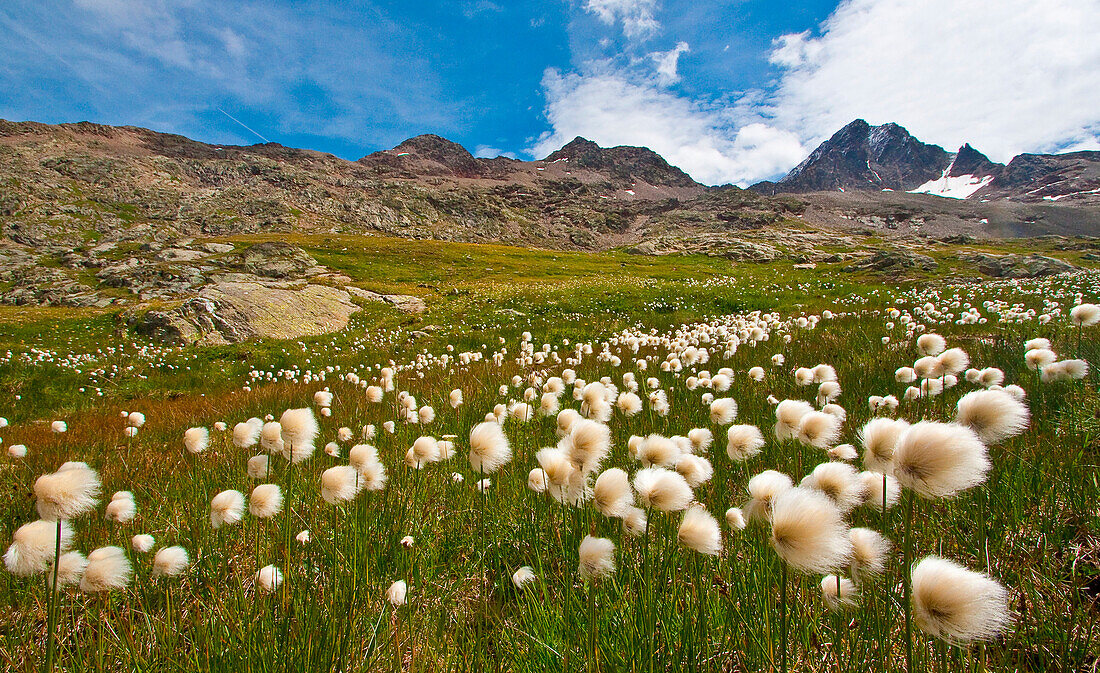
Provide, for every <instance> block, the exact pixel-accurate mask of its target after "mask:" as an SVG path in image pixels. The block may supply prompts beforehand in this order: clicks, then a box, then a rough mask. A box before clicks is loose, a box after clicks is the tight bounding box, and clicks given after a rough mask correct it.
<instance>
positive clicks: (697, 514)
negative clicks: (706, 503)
mask: <svg viewBox="0 0 1100 673" xmlns="http://www.w3.org/2000/svg"><path fill="white" fill-rule="evenodd" d="M676 537H677V539H678V540H679V541H680V544H682V545H684V546H685V547H687V548H688V549H694V550H695V551H697V552H699V553H700V554H704V555H706V556H717V555H718V554H719V553H721V551H722V530H721V528H719V526H718V520H717V519H715V518H714V517H713V516H712V515H711V513H710V512H708V511H707V510H706V508H705V507H703V506H702V505H694V506H692V507H689V508H688V509H687V511H686V512H684V518H683V520H682V521H681V522H680V528H679V529H678V530H677V532H676Z"/></svg>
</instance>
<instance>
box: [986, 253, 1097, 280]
mask: <svg viewBox="0 0 1100 673" xmlns="http://www.w3.org/2000/svg"><path fill="white" fill-rule="evenodd" d="M967 259H969V260H970V261H972V262H974V263H975V264H977V266H978V271H981V272H982V273H984V274H985V275H987V276H993V277H994V278H1038V277H1040V276H1053V275H1054V274H1058V273H1067V272H1069V271H1075V270H1076V269H1077V267H1075V266H1074V265H1072V264H1070V263H1069V262H1065V261H1063V260H1060V259H1055V258H1054V257H1046V256H1045V255H988V254H985V253H978V254H976V255H971V256H970V257H968V258H967Z"/></svg>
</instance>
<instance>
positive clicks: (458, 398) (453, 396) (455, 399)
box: [447, 388, 463, 409]
mask: <svg viewBox="0 0 1100 673" xmlns="http://www.w3.org/2000/svg"><path fill="white" fill-rule="evenodd" d="M447 399H448V401H449V402H450V404H451V408H452V409H457V408H459V407H461V406H462V402H463V399H462V389H461V388H455V389H454V390H452V391H451V393H450V395H448V396H447Z"/></svg>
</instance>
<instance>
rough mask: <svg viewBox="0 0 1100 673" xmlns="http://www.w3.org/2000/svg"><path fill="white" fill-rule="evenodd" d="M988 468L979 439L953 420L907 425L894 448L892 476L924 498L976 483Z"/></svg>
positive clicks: (944, 495)
mask: <svg viewBox="0 0 1100 673" xmlns="http://www.w3.org/2000/svg"><path fill="white" fill-rule="evenodd" d="M990 468H991V465H990V463H989V458H988V456H987V455H986V447H985V444H983V443H982V440H981V439H980V438H979V437H978V435H977V434H975V433H974V431H973V430H971V429H970V428H968V427H965V426H962V425H956V424H954V423H938V422H935V421H921V422H919V423H916V424H914V425H911V426H909V429H908V430H906V431H905V433H904V434H903V435H902V436H901V438H900V439H899V440H898V445H897V448H896V449H895V450H894V470H893V474H894V476H895V477H897V479H898V481H899V482H900V483H901V485H902V486H904V487H905V488H910V489H912V490H914V491H916V492H917V493H918V494H919V495H921V496H922V497H925V498H950V497H953V496H954V495H956V494H957V493H959V492H960V491H963V490H966V489H968V488H971V487H974V486H977V485H978V484H981V483H982V482H983V481H985V478H986V475H987V473H988V472H989V470H990Z"/></svg>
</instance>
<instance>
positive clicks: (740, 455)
mask: <svg viewBox="0 0 1100 673" xmlns="http://www.w3.org/2000/svg"><path fill="white" fill-rule="evenodd" d="M764 444H765V442H764V434H763V433H762V432H760V428H758V427H756V426H755V425H731V426H730V427H729V429H728V430H726V455H728V456H729V458H730V460H733V461H735V462H740V461H743V460H748V459H749V458H751V457H753V456H755V455H757V454H759V453H760V449H762V448H764Z"/></svg>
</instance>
